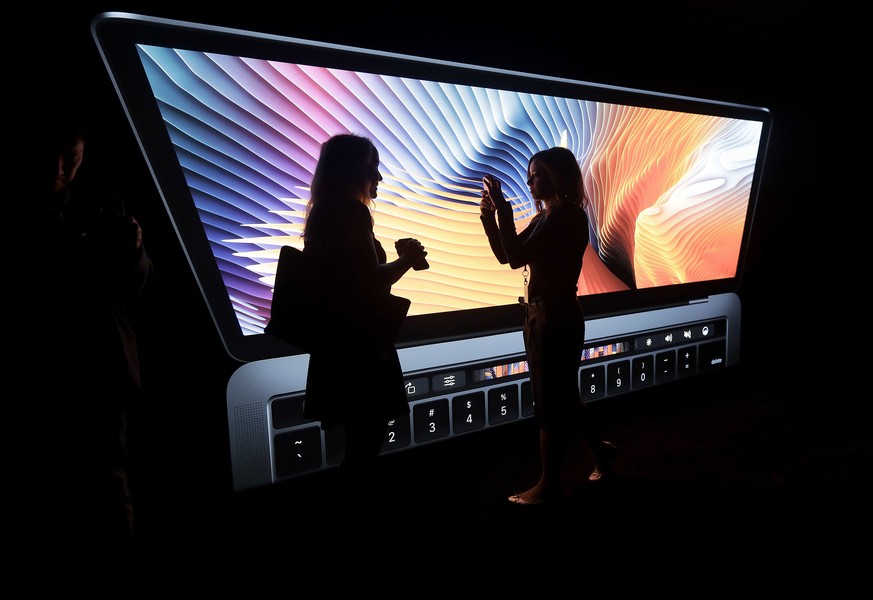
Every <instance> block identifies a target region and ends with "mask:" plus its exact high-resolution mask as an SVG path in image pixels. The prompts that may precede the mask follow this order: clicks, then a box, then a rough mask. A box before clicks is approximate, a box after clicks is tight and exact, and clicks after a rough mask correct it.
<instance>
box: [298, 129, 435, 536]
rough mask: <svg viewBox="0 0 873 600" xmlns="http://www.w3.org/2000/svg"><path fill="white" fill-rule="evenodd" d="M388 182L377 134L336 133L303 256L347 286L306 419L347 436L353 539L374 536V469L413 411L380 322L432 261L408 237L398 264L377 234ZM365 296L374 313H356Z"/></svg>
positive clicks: (309, 388)
mask: <svg viewBox="0 0 873 600" xmlns="http://www.w3.org/2000/svg"><path fill="white" fill-rule="evenodd" d="M380 181H382V176H381V174H380V173H379V152H378V149H377V148H376V146H375V145H374V144H373V142H372V141H371V140H370V139H369V138H367V137H364V136H360V135H356V134H338V135H334V136H332V137H331V138H329V139H328V140H327V141H325V142H324V143H323V144H322V146H321V151H320V154H319V158H318V163H317V165H316V168H315V172H314V174H313V178H312V182H311V195H310V199H309V202H308V205H307V210H306V220H305V224H304V230H303V239H304V252H305V253H308V254H310V255H311V256H313V257H316V258H317V260H318V264H319V268H321V269H323V270H324V271H326V272H327V273H328V274H329V276H330V278H332V279H333V280H335V281H339V282H341V289H340V290H339V291H338V293H340V294H341V295H342V298H340V299H339V300H342V301H345V302H346V305H345V306H342V302H340V303H339V304H340V306H339V307H338V308H336V310H337V311H338V312H337V315H336V317H337V321H340V320H341V321H342V323H343V325H342V327H341V330H340V331H338V332H334V333H332V332H329V331H325V332H324V336H323V343H321V344H319V346H318V347H317V348H315V349H313V350H312V351H311V352H310V357H309V367H308V373H307V379H306V391H305V396H304V405H303V414H304V416H305V417H307V418H310V419H313V420H316V421H319V422H320V423H321V427H322V428H323V429H325V430H328V431H333V430H336V431H339V432H342V434H343V437H344V450H343V456H342V459H341V463H340V465H339V482H340V505H339V510H340V511H341V512H340V514H339V515H338V517H339V519H340V522H341V523H344V524H348V525H350V526H351V527H352V528H354V529H353V530H349V531H348V532H347V533H352V534H366V533H367V529H368V528H369V525H368V523H371V522H372V521H373V520H374V519H373V517H374V515H373V514H372V513H373V511H374V510H375V509H376V507H377V506H378V503H377V502H376V498H375V496H374V495H375V493H376V491H375V480H376V466H377V459H378V457H379V454H380V453H381V449H382V445H383V442H384V441H385V438H386V436H387V430H388V422H389V421H390V420H392V419H398V418H408V415H409V412H410V408H409V400H408V398H407V395H406V389H405V387H404V380H403V371H402V368H401V365H400V360H399V357H398V354H397V350H396V347H395V338H394V336H393V335H390V334H387V335H386V333H387V332H382V331H379V330H374V329H373V327H372V324H373V323H378V322H379V320H380V315H381V313H382V312H383V311H386V310H387V303H386V302H385V300H387V299H388V295H389V294H390V290H391V286H392V285H393V284H394V283H396V282H397V281H398V280H399V279H400V278H401V277H402V276H403V275H404V274H406V273H407V271H409V269H411V268H416V267H418V268H423V267H422V266H421V265H422V261H424V259H425V256H426V255H427V252H426V251H425V249H424V247H423V246H422V244H421V243H420V242H419V241H418V240H416V239H408V240H405V241H403V243H399V244H397V245H396V250H397V253H398V258H397V259H395V260H393V261H388V260H387V254H386V252H385V250H384V248H383V247H382V245H381V243H380V242H379V240H378V239H376V237H375V235H374V233H373V214H372V211H373V206H374V200H375V198H376V197H377V194H378V186H379V182H380ZM366 299H370V301H368V302H366V305H367V306H368V308H367V309H366V311H357V310H356V309H355V307H356V305H358V304H360V303H363V302H364V301H365V300H366ZM331 304H334V303H333V302H331ZM346 310H348V311H352V310H356V312H355V315H356V316H355V318H354V320H352V321H351V322H350V321H349V320H348V319H347V318H343V315H342V314H341V313H342V312H344V311H346ZM403 315H404V316H405V311H404V313H403ZM303 318H306V316H305V315H304V316H303ZM343 382H349V383H350V385H348V386H344V385H343ZM361 385H364V386H365V387H366V389H367V393H366V394H362V393H361V392H360V391H359V390H360V386H361Z"/></svg>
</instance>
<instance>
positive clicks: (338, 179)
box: [303, 133, 378, 237]
mask: <svg viewBox="0 0 873 600" xmlns="http://www.w3.org/2000/svg"><path fill="white" fill-rule="evenodd" d="M377 152H378V151H377V150H376V146H375V145H374V144H373V142H372V141H371V140H370V139H369V138H367V137H364V136H362V135H357V134H353V133H341V134H338V135H334V136H333V137H331V138H329V139H328V140H327V141H326V142H324V143H323V144H322V145H321V152H320V153H319V156H318V163H317V164H316V166H315V173H314V174H313V175H312V183H311V185H310V196H309V202H308V203H307V204H306V224H305V225H304V230H303V235H304V237H305V236H306V230H307V229H308V227H309V225H310V217H312V216H315V220H316V221H318V220H320V218H321V217H320V216H319V215H320V214H322V213H323V212H324V211H325V209H326V208H328V207H329V206H330V205H331V204H334V203H336V202H340V201H344V200H345V201H347V200H357V201H359V202H361V203H362V204H365V205H367V206H368V207H369V206H370V205H371V204H372V199H371V198H370V194H369V190H370V185H371V182H372V179H373V167H372V165H373V161H374V159H375V158H376V156H377ZM376 177H378V171H377V173H376Z"/></svg>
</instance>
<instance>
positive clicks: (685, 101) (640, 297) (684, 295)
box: [92, 13, 771, 362]
mask: <svg viewBox="0 0 873 600" xmlns="http://www.w3.org/2000/svg"><path fill="white" fill-rule="evenodd" d="M92 34H93V37H94V40H95V42H96V44H97V46H98V49H99V51H100V54H101V57H102V59H103V61H104V64H105V66H106V68H107V70H108V72H109V74H110V77H111V79H112V82H113V85H114V86H115V89H116V92H117V94H118V96H119V98H120V100H121V102H122V105H123V107H124V110H125V113H126V116H127V118H128V120H129V122H130V124H131V126H132V128H133V130H134V134H135V136H136V139H137V142H138V144H139V145H140V149H141V151H142V152H143V155H144V157H145V158H146V161H147V163H148V166H149V169H150V172H151V174H152V177H153V179H154V181H155V183H156V185H157V188H158V191H159V193H160V195H161V198H162V200H163V203H164V206H165V208H166V210H167V212H168V214H169V216H170V219H171V221H172V223H173V227H174V228H175V230H176V233H177V236H178V238H179V241H180V243H181V244H182V247H183V251H184V253H185V255H186V257H187V259H188V262H189V264H190V267H191V269H192V272H193V273H194V276H195V278H196V280H197V283H198V286H199V287H200V290H201V293H202V294H203V296H204V299H205V301H206V304H207V307H208V309H209V311H210V314H211V316H212V318H213V321H214V323H215V325H216V328H217V329H218V332H219V335H220V337H221V339H222V342H223V344H224V346H225V349H226V351H227V353H228V354H229V355H230V356H231V357H233V358H234V359H236V360H239V361H241V362H248V361H252V360H260V359H265V358H274V357H279V356H286V355H292V354H298V353H301V351H300V350H298V349H296V348H294V347H293V346H290V345H289V344H287V343H284V342H280V341H278V340H276V339H275V338H273V337H272V336H270V335H267V334H261V335H244V334H243V332H242V330H241V328H240V325H239V322H238V321H237V317H236V314H235V312H234V310H233V306H232V304H231V302H230V299H229V298H228V295H227V290H226V288H225V286H224V283H223V280H222V277H221V273H220V271H219V268H218V265H217V264H216V262H215V259H214V257H213V255H212V251H211V249H210V245H209V242H208V240H207V238H206V235H205V232H204V231H203V227H202V225H201V223H200V219H199V216H198V214H197V210H196V208H195V206H194V203H193V202H192V201H190V193H189V192H188V188H187V184H186V182H185V178H184V174H183V172H182V170H181V168H180V166H179V164H178V163H177V162H176V160H175V153H174V151H173V148H172V144H171V141H170V139H169V135H168V134H167V132H166V129H165V127H164V124H163V119H162V117H161V114H160V111H159V108H158V106H157V103H156V102H155V101H154V99H153V97H152V94H151V91H150V87H149V83H148V80H147V77H146V74H145V72H144V70H143V68H142V65H141V63H140V60H139V57H138V54H137V51H136V47H137V45H139V44H149V45H158V46H167V47H173V48H184V49H190V50H197V51H202V52H217V53H222V54H232V55H238V56H247V57H250V58H263V59H270V60H276V61H284V62H290V63H305V64H310V65H318V66H326V67H331V68H338V69H348V70H355V71H366V72H372V73H379V74H388V75H394V76H401V77H414V78H418V79H430V80H435V81H444V82H451V83H459V84H465V85H476V86H480V87H490V88H497V89H503V90H514V91H522V92H530V93H537V94H545V95H551V96H559V97H568V98H580V99H585V100H591V101H603V102H611V103H619V104H627V105H632V106H642V107H648V108H655V109H665V110H678V111H682V112H691V113H701V114H706V115H716V116H724V117H731V118H741V119H747V120H753V121H759V122H761V123H762V126H763V127H762V135H761V143H760V145H759V148H758V156H757V159H756V166H755V173H754V177H753V181H752V184H751V189H750V198H749V206H748V209H747V213H746V222H745V226H744V231H743V236H742V241H741V245H740V252H739V257H738V262H737V268H736V275H735V276H734V277H732V278H727V279H718V280H710V281H703V282H694V283H685V284H679V285H670V286H662V287H657V288H647V289H632V290H627V291H621V292H609V293H601V294H594V295H585V296H581V297H580V298H581V301H582V304H583V307H584V309H585V312H586V315H587V316H588V317H589V318H595V317H606V316H613V315H618V314H624V313H634V312H641V311H645V310H650V309H654V308H664V307H669V306H680V305H683V304H688V303H691V302H695V301H698V300H700V299H704V298H706V297H708V296H710V295H714V294H721V293H728V292H736V291H737V290H738V288H739V284H740V281H741V278H742V271H743V265H744V263H745V261H746V255H747V252H748V246H749V239H750V235H751V226H752V222H753V218H754V212H755V205H756V202H757V195H758V190H759V188H760V184H761V179H762V173H763V165H764V158H765V155H766V149H767V145H768V144H767V143H768V140H769V136H770V129H771V115H770V112H769V111H768V110H767V109H766V108H763V107H754V106H747V105H741V104H734V103H727V102H720V101H715V100H708V99H702V98H693V97H687V96H678V95H672V94H664V93H659V92H653V91H645V90H639V89H633V88H625V87H616V86H609V85H603V84H597V83H591V82H583V81H577V80H571V79H565V78H558V77H549V76H542V75H536V74H531V73H523V72H516V71H510V70H504V69H496V68H490V67H485V66H478V65H470V64H464V63H457V62H448V61H441V60H434V59H427V58H423V57H417V56H411V55H405V54H397V53H390V52H384V51H375V50H368V49H363V48H355V47H350V46H342V45H338V44H331V43H323V42H318V41H312V40H304V39H299V38H288V37H281V36H275V35H269V34H263V33H256V32H250V31H244V30H238V29H230V28H225V27H217V26H211V25H205V24H198V23H188V22H183V21H176V20H171V19H163V18H157V17H148V16H143V15H135V14H130V13H102V14H100V15H97V16H96V17H95V18H94V19H93V20H92ZM180 198H183V200H182V201H180V200H179V199H180ZM186 200H187V201H186ZM521 324H522V320H521V313H520V309H519V305H517V304H515V305H506V306H498V307H492V308H483V309H471V310H465V311H454V312H449V313H440V314H435V315H421V316H413V317H409V318H408V319H407V321H406V323H405V324H404V326H403V328H402V330H401V333H400V338H399V340H398V347H401V348H402V347H409V346H417V345H422V344H430V343H437V342H443V341H449V340H455V339H465V338H468V337H479V336H482V335H493V334H499V333H505V332H509V331H517V330H519V329H520V328H521Z"/></svg>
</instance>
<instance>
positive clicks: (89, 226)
mask: <svg viewBox="0 0 873 600" xmlns="http://www.w3.org/2000/svg"><path fill="white" fill-rule="evenodd" d="M37 120H38V123H36V124H35V128H34V130H33V131H32V132H31V136H30V139H29V141H30V145H29V146H28V147H27V150H26V153H27V154H26V159H27V168H28V169H29V171H28V175H27V181H28V190H29V191H28V194H29V196H30V198H29V201H28V202H29V205H28V210H29V211H30V212H29V217H30V218H32V219H33V220H32V221H31V223H32V224H33V225H34V227H35V230H36V232H37V236H36V238H35V244H34V250H33V255H32V262H31V263H30V264H31V265H32V276H31V277H30V279H29V280H28V281H29V287H30V291H32V292H33V295H32V296H31V297H32V298H33V299H34V300H33V305H32V310H33V314H34V315H35V318H34V319H33V331H32V332H31V334H30V339H31V340H32V344H31V345H30V349H31V353H30V354H29V355H28V358H27V360H28V362H29V363H30V364H31V365H32V366H31V368H33V369H35V370H36V371H37V373H36V375H35V376H34V379H35V386H34V391H35V392H36V393H37V394H38V396H39V398H40V402H39V410H40V411H41V415H42V417H43V419H42V422H43V423H44V424H46V430H45V436H46V447H47V449H48V450H49V456H48V460H47V463H46V468H47V470H48V472H47V474H46V475H47V476H48V477H49V478H50V483H49V484H48V485H49V486H50V488H51V489H52V491H51V492H50V497H51V498H52V499H53V501H52V502H51V503H50V504H51V508H49V509H48V510H46V511H44V512H45V516H46V520H47V521H49V522H51V525H50V527H51V528H52V530H53V534H54V535H55V538H56V539H64V540H66V541H68V542H69V543H71V544H74V545H79V544H85V543H86V542H87V543H88V544H89V547H90V548H93V549H95V550H97V551H100V550H105V551H106V552H109V553H115V552H117V551H119V550H123V549H130V548H133V547H134V545H135V541H136V534H135V528H134V519H133V495H132V491H131V484H130V477H129V468H130V458H131V456H130V452H129V448H128V429H127V424H128V423H127V422H128V413H129V411H130V410H131V409H132V408H133V407H134V406H135V405H136V404H137V403H138V402H140V401H141V398H142V396H143V388H142V384H141V373H140V371H141V370H140V357H139V349H138V342H137V333H136V319H137V316H138V315H139V314H140V311H141V306H140V305H139V302H140V300H141V296H142V294H143V292H144V290H145V288H146V285H147V283H148V282H149V281H150V279H151V277H152V273H153V265H152V262H151V259H150V258H149V255H148V254H147V252H146V249H145V246H144V245H143V233H142V229H141V227H140V225H139V223H138V221H137V219H136V218H134V217H133V216H132V215H130V214H129V213H128V212H127V208H126V206H125V203H124V202H123V201H122V200H121V199H120V198H119V197H118V196H116V195H115V194H113V193H111V192H110V191H108V190H107V189H104V187H103V186H102V184H100V183H99V182H98V181H96V179H95V178H94V177H89V176H91V175H92V174H91V173H89V172H88V169H86V168H85V167H84V165H85V164H86V163H87V161H86V159H85V157H86V150H87V147H88V144H89V137H88V134H89V128H88V125H89V120H90V115H89V114H88V111H87V109H85V108H83V107H82V106H79V105H78V104H77V103H75V102H72V101H70V102H59V103H57V105H53V106H52V107H51V110H48V111H46V113H45V114H43V115H41V116H39V117H38V119H37ZM40 373H41V374H42V376H40Z"/></svg>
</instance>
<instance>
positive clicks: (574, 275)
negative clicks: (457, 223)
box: [480, 147, 618, 505]
mask: <svg viewBox="0 0 873 600" xmlns="http://www.w3.org/2000/svg"><path fill="white" fill-rule="evenodd" d="M527 175H528V180H527V184H528V186H529V187H530V193H531V197H532V198H533V199H534V201H535V202H536V203H537V207H538V208H539V209H540V211H539V212H538V213H537V215H536V216H534V218H533V219H531V222H530V224H529V225H528V226H527V228H525V229H524V230H523V231H521V232H520V233H518V232H517V231H516V227H515V222H514V220H513V211H512V206H511V205H510V203H509V202H508V201H507V200H506V198H505V197H504V196H503V192H502V191H501V186H500V182H499V181H498V180H497V179H496V178H495V177H494V176H493V175H486V176H485V178H484V180H483V184H484V189H483V190H482V201H481V203H480V211H481V214H480V219H481V221H482V225H483V227H484V228H485V233H486V235H487V236H488V241H489V244H490V246H491V250H492V251H493V253H494V256H495V257H496V258H497V260H498V261H499V262H500V263H501V264H509V266H510V267H512V268H513V269H517V268H520V267H525V266H526V268H527V269H529V279H528V280H527V281H526V282H525V286H526V289H525V298H524V303H525V319H524V330H523V333H524V345H525V352H526V353H527V361H528V368H529V372H530V381H531V389H532V392H533V399H534V410H535V417H536V419H537V423H538V425H539V431H540V461H541V474H540V479H539V481H538V482H537V483H536V484H535V485H534V486H533V487H531V488H530V489H528V490H526V491H524V492H520V493H518V494H513V495H511V496H510V497H509V501H510V502H511V503H513V504H517V505H531V504H542V503H543V502H546V501H553V500H558V499H560V497H561V496H562V491H561V470H562V466H563V460H564V456H565V453H566V449H567V444H568V440H569V436H570V434H571V433H573V431H574V430H575V431H577V432H578V433H579V434H580V435H581V437H582V438H583V440H584V441H585V442H586V443H587V445H588V448H589V449H590V452H591V456H592V459H593V461H594V470H593V472H592V473H591V474H590V475H589V479H590V480H592V481H599V480H601V479H603V478H604V477H606V476H607V475H609V473H610V469H609V467H610V463H611V462H612V460H613V459H614V458H615V455H616V454H617V452H618V450H617V448H616V447H615V446H614V445H613V444H611V443H609V442H606V441H604V440H602V439H600V437H598V435H597V434H596V432H595V429H594V425H593V424H592V422H591V418H590V416H589V415H588V412H587V411H586V408H585V404H584V402H583V401H582V398H581V395H580V393H579V365H580V361H581V358H582V351H583V349H584V345H585V317H584V315H583V313H582V307H581V305H580V304H579V300H578V298H577V282H578V279H579V274H580V272H581V271H582V256H583V254H584V253H585V248H586V247H587V246H588V216H587V214H586V212H585V198H584V195H583V191H582V172H581V169H580V168H579V163H578V162H577V161H576V157H575V156H574V155H573V153H572V152H571V151H570V150H568V149H566V148H561V147H555V148H550V149H548V150H543V151H541V152H538V153H536V154H534V155H533V157H532V158H531V159H530V161H529V163H528V170H527Z"/></svg>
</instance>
